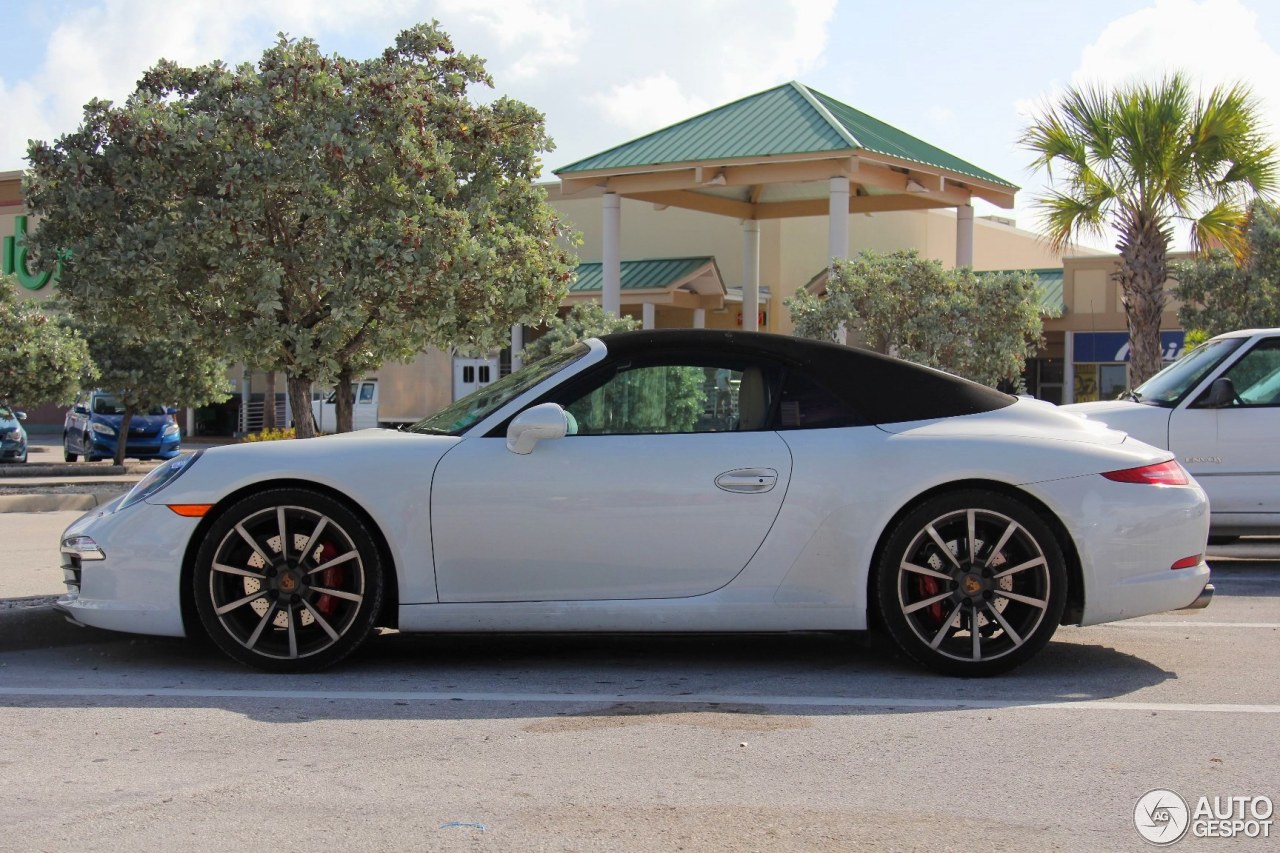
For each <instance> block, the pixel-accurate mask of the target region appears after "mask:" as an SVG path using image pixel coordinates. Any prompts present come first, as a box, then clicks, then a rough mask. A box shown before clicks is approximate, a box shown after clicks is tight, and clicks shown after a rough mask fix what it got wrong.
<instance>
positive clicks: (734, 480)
mask: <svg viewBox="0 0 1280 853" xmlns="http://www.w3.org/2000/svg"><path fill="white" fill-rule="evenodd" d="M777 482H778V472H777V471H775V470H773V469H772V468H736V469H734V470H732V471H725V472H724V473H723V474H721V475H720V476H719V477H716V487H717V488H719V489H722V490H724V491H726V492H741V493H743V494H749V495H753V494H759V493H762V492H767V491H769V490H770V489H772V488H773V487H774V486H775V485H777Z"/></svg>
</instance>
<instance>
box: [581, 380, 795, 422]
mask: <svg viewBox="0 0 1280 853" xmlns="http://www.w3.org/2000/svg"><path fill="white" fill-rule="evenodd" d="M775 376H776V372H775V371H773V370H771V369H768V368H766V367H761V366H760V365H756V364H749V363H724V364H719V365H695V364H653V365H638V366H628V367H624V368H622V369H620V370H619V371H618V372H617V373H615V374H614V375H613V376H611V377H610V378H609V379H608V380H607V381H605V382H604V383H602V384H600V385H598V386H597V387H595V388H594V389H593V390H591V391H590V392H588V393H586V394H584V395H582V396H580V397H578V398H577V399H574V400H572V401H570V402H568V403H567V404H566V405H565V410H566V411H567V412H568V413H569V415H570V416H571V417H572V418H573V419H574V421H576V427H577V429H576V434H577V435H644V434H671V433H701V432H748V431H752V430H761V429H766V428H768V424H769V420H770V417H771V415H772V410H773V404H774V401H775V397H776V385H777V383H776V381H775V379H774V377H775Z"/></svg>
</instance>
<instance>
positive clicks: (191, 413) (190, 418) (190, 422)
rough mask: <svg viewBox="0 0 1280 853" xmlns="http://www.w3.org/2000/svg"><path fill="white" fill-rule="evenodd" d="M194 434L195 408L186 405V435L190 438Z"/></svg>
mask: <svg viewBox="0 0 1280 853" xmlns="http://www.w3.org/2000/svg"><path fill="white" fill-rule="evenodd" d="M195 434H196V410H195V408H194V407H191V406H188V407H187V430H186V437H187V438H190V437H191V436H193V435H195Z"/></svg>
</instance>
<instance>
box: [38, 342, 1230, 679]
mask: <svg viewBox="0 0 1280 853" xmlns="http://www.w3.org/2000/svg"><path fill="white" fill-rule="evenodd" d="M1208 526H1209V506H1208V502H1207V501H1206V499H1205V495H1204V492H1203V491H1202V490H1201V489H1200V487H1199V486H1198V485H1196V483H1195V482H1194V481H1193V480H1191V479H1190V478H1189V477H1188V476H1187V474H1186V472H1185V471H1184V470H1183V469H1182V468H1181V467H1180V466H1179V465H1178V463H1177V462H1176V461H1175V460H1174V459H1173V456H1172V455H1171V454H1170V453H1169V452H1168V451H1165V450H1158V449H1156V448H1153V447H1150V446H1148V445H1146V444H1143V443H1141V442H1138V441H1135V440H1133V439H1131V438H1129V437H1127V436H1126V435H1125V434H1124V433H1121V432H1116V431H1113V430H1109V429H1107V428H1106V427H1104V426H1102V425H1101V424H1096V423H1091V422H1090V421H1088V420H1085V419H1082V418H1079V417H1073V416H1071V415H1067V414H1063V413H1060V412H1058V411H1057V410H1056V409H1055V408H1054V407H1052V406H1050V405H1048V404H1046V403H1041V402H1038V401H1035V400H1028V399H1019V398H1016V397H1011V396H1008V395H1006V394H1001V393H998V392H996V391H993V390H991V389H989V388H986V387H983V386H981V385H976V384H974V383H971V382H967V381H964V380H961V379H957V378H955V377H953V376H950V375H948V374H945V373H941V372H938V371H935V370H929V369H927V368H923V367H919V366H916V365H913V364H909V363H907V362H904V361H899V360H897V359H893V358H888V357H885V356H881V355H877V354H875V353H871V352H867V351H863V350H858V349H853V348H849V347H843V346H837V345H833V344H822V343H816V342H813V341H805V340H800V339H796V338H790V337H781V336H774V335H765V334H757V333H741V332H722V331H699V330H679V331H675V330H673V331H656V332H654V331H644V332H627V333H623V334H617V335H610V336H606V337H604V338H600V339H592V340H590V341H587V342H584V343H581V344H578V345H576V346H574V347H572V348H571V349H568V350H566V351H564V352H561V353H559V354H557V355H554V356H551V357H550V358H547V359H544V360H542V361H539V362H536V363H534V364H531V365H529V366H527V367H525V368H523V369H522V370H519V371H517V372H515V373H513V374H511V375H510V376H507V377H505V378H504V379H502V380H500V381H498V382H495V383H494V384H492V385H490V386H488V387H486V388H483V389H481V390H480V391H478V392H476V393H475V394H472V395H471V396H469V397H466V398H464V399H462V400H460V401H458V402H457V403H455V404H453V405H452V406H450V407H448V408H447V409H444V410H443V411H441V412H439V413H437V414H435V415H433V416H431V417H429V418H427V419H425V420H423V421H421V422H419V423H418V424H416V425H414V426H413V427H411V428H409V429H408V430H407V431H393V430H364V431H362V432H356V433H349V434H346V435H340V436H334V437H329V438H319V439H313V440H309V441H279V442H269V443H258V444H243V445H237V446H228V447H215V448H211V449H208V450H204V451H200V452H196V453H193V454H190V455H187V456H182V457H180V458H178V459H176V460H173V461H170V462H166V463H164V464H162V465H161V466H160V467H159V468H157V469H155V471H153V472H152V473H151V474H150V475H148V476H147V477H146V478H145V479H144V480H143V481H142V482H140V483H138V485H137V486H136V487H135V488H134V489H133V490H132V491H130V492H129V493H128V494H126V495H124V496H123V497H121V498H119V499H117V500H116V501H114V502H112V503H110V504H108V505H106V506H105V507H103V508H101V509H99V510H95V511H93V512H90V513H89V514H87V515H85V516H84V517H83V518H81V519H79V520H78V521H76V522H75V523H74V524H72V525H71V527H69V528H68V529H67V530H66V532H65V533H64V534H63V537H62V542H61V549H62V553H63V569H64V575H65V581H66V585H67V594H66V595H65V596H63V597H62V598H60V599H59V600H58V604H57V606H58V607H59V608H60V609H61V610H62V611H63V612H65V613H66V614H67V615H68V616H69V617H70V618H71V619H72V620H73V621H76V622H79V623H82V624H85V625H94V626H97V627H101V628H109V629H114V630H119V631H132V632H137V633H146V634H158V635H173V636H182V635H193V634H198V633H203V634H207V635H208V636H209V637H210V638H211V639H212V640H213V641H214V642H215V643H216V644H217V645H218V646H219V647H221V648H222V649H223V650H224V651H225V652H227V654H229V655H231V656H232V657H233V658H235V659H237V660H240V661H243V662H244V663H247V664H250V665H253V666H256V667H260V668H263V669H267V670H279V671H299V670H315V669H319V668H322V667H326V666H329V665H332V664H334V663H335V662H337V661H339V660H341V659H342V658H343V657H345V656H346V655H348V654H349V653H350V652H351V651H352V650H353V649H355V648H356V647H357V646H358V645H359V644H360V643H361V642H362V641H363V640H364V639H365V638H366V637H367V636H368V635H369V634H370V632H371V631H372V630H373V629H374V628H375V627H378V626H384V627H396V628H398V629H399V630H401V631H431V632H459V631H515V632H523V631H553V632H569V631H600V632H673V631H676V632H709V631H726V632H740V631H861V630H866V629H878V630H883V631H884V632H886V633H887V634H888V635H889V636H890V637H892V639H893V641H894V642H895V643H896V644H897V646H898V647H900V648H901V650H902V651H903V652H904V653H905V654H906V655H908V656H910V657H911V658H913V659H915V660H916V661H919V662H920V663H922V664H924V665H926V666H929V667H932V668H934V669H936V670H939V671H942V672H945V673H950V674H955V675H962V676H970V675H990V674H993V673H998V672H1002V671H1005V670H1007V669H1009V668H1011V667H1013V666H1016V665H1017V664H1019V663H1021V662H1023V661H1025V660H1026V659H1027V658H1029V657H1030V656H1031V655H1033V654H1034V653H1035V652H1037V651H1038V650H1039V649H1041V648H1042V647H1044V645H1045V644H1046V643H1047V642H1048V641H1049V638H1050V637H1051V636H1052V635H1053V633H1054V631H1055V629H1056V628H1057V626H1058V625H1059V624H1063V623H1073V624H1084V625H1088V624H1094V623H1099V622H1107V621H1111V620H1116V619H1126V618H1129V617H1133V616H1141V615H1144V614H1149V613H1157V612H1161V611H1165V610H1172V609H1177V608H1183V607H1192V606H1204V605H1205V604H1207V603H1208V600H1209V598H1210V597H1211V595H1212V587H1211V586H1210V585H1209V584H1208V579H1209V567H1208V566H1207V565H1206V564H1205V561H1204V550H1205V541H1206V537H1207V534H1208Z"/></svg>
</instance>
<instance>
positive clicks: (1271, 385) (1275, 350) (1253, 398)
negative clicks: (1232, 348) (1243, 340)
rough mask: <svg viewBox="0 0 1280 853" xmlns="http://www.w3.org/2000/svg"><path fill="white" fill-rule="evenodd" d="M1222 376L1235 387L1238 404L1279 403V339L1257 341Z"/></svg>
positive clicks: (1264, 404)
mask: <svg viewBox="0 0 1280 853" xmlns="http://www.w3.org/2000/svg"><path fill="white" fill-rule="evenodd" d="M1223 375H1224V376H1226V377H1228V378H1229V379H1230V380H1231V383H1232V384H1233V385H1234V386H1235V390H1236V397H1237V398H1238V399H1237V401H1236V405H1237V406H1246V407H1269V406H1280V338H1269V339H1267V340H1264V341H1260V342H1259V343H1258V344H1257V345H1255V346H1254V348H1253V349H1251V350H1249V352H1247V353H1245V354H1244V357H1242V358H1241V359H1240V360H1239V361H1237V362H1236V363H1235V364H1233V365H1231V367H1230V368H1228V370H1227V372H1226V373H1224V374H1223Z"/></svg>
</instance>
